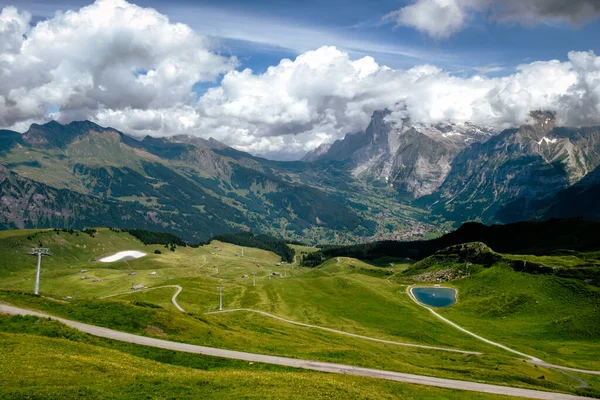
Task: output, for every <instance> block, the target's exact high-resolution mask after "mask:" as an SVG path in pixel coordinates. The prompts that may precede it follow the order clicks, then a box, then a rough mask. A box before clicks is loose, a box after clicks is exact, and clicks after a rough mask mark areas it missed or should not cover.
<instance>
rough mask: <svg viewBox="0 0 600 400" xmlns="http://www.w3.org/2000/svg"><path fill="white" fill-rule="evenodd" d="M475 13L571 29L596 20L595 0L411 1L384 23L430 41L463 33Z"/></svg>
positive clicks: (599, 5)
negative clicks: (418, 33)
mask: <svg viewBox="0 0 600 400" xmlns="http://www.w3.org/2000/svg"><path fill="white" fill-rule="evenodd" d="M477 12H485V13H490V14H491V16H492V19H496V20H499V21H517V22H521V23H525V24H536V23H539V22H540V21H566V22H568V23H570V24H572V25H579V24H581V23H583V22H586V21H589V20H592V19H595V18H598V17H599V16H600V2H599V1H598V0H570V1H565V0H414V2H413V3H412V4H409V5H407V6H405V7H402V8H401V9H399V10H396V11H392V12H391V13H389V14H387V15H386V16H385V17H384V21H393V22H394V23H395V24H396V26H408V27H412V28H415V29H417V30H419V31H421V32H425V33H427V34H428V35H430V36H431V37H433V38H436V39H441V38H447V37H449V36H452V35H453V34H455V33H456V32H459V31H460V30H462V29H464V28H465V26H466V25H467V22H468V20H469V18H470V17H471V16H472V15H473V14H474V13H477Z"/></svg>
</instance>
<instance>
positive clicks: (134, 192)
mask: <svg viewBox="0 0 600 400" xmlns="http://www.w3.org/2000/svg"><path fill="white" fill-rule="evenodd" d="M0 162H3V163H4V164H5V165H6V166H7V167H9V168H11V169H13V170H14V171H15V172H17V173H19V174H21V175H24V176H25V177H27V178H30V179H35V180H37V181H38V182H40V183H43V184H45V185H46V186H47V187H52V188H56V189H71V190H72V191H76V192H78V193H79V194H82V195H89V196H91V197H93V198H94V199H95V200H98V201H99V203H98V204H104V205H106V203H107V202H110V203H111V204H116V205H119V207H121V208H125V209H132V208H133V209H139V210H144V211H143V212H144V213H145V214H146V215H147V216H148V217H147V218H146V219H148V218H150V219H152V218H155V219H156V221H155V222H154V225H158V226H162V227H163V228H162V229H160V230H167V229H170V230H173V231H174V233H177V234H179V235H181V236H182V237H184V238H186V239H187V240H190V241H193V240H204V239H208V238H209V237H211V236H212V235H213V234H217V233H224V232H232V231H235V230H240V229H249V230H252V231H256V232H266V233H270V234H275V235H277V236H280V237H287V238H292V239H297V238H303V237H304V236H305V235H308V234H309V232H310V234H311V235H314V232H315V231H317V232H318V233H317V234H316V236H315V239H321V240H333V239H334V237H335V235H336V233H337V231H341V232H343V233H344V234H346V235H350V236H351V237H357V236H359V235H361V236H362V235H366V236H368V235H372V234H374V229H375V226H376V225H375V223H374V222H372V221H369V220H368V219H366V218H365V217H364V216H362V215H361V212H362V210H358V209H356V208H355V207H354V204H355V203H353V202H351V201H349V200H348V199H347V198H346V196H345V195H344V194H343V193H342V190H344V189H340V188H338V187H334V186H333V185H332V186H328V185H327V184H326V183H324V180H325V179H329V181H330V182H331V181H332V180H335V181H336V182H339V183H341V182H343V181H348V180H350V178H349V177H348V176H347V175H346V172H345V171H344V170H343V169H337V170H336V171H335V173H331V172H329V171H327V172H321V171H315V170H314V167H313V166H310V167H308V165H307V164H304V163H289V165H286V164H285V163H277V162H271V161H268V160H264V159H261V158H259V157H253V156H251V155H249V154H247V153H243V152H239V151H237V150H234V149H231V148H229V147H227V146H225V145H223V144H221V143H219V142H217V141H215V140H203V139H198V138H192V137H186V136H177V137H174V138H168V139H167V138H152V137H149V136H148V137H146V138H144V139H143V140H138V139H135V138H132V137H129V136H127V135H125V134H123V133H121V132H118V131H116V130H114V129H111V128H103V127H100V126H98V125H96V124H93V123H91V122H89V121H84V122H73V123H70V124H68V125H61V124H59V123H56V122H51V123H48V124H45V125H32V127H31V129H29V131H27V132H26V133H24V134H22V135H20V134H17V133H14V132H9V131H3V132H0ZM304 166H306V167H307V169H309V170H310V171H309V172H307V171H305V169H304ZM306 176H311V177H313V178H314V179H313V180H312V181H310V184H309V185H307V184H306V183H305V182H304V180H305V179H304V177H306ZM332 176H334V178H333V179H331V178H323V177H332ZM318 177H320V178H318ZM340 186H343V185H340ZM346 188H348V185H346ZM62 206H63V205H62V204H59V205H58V207H62ZM140 212H141V211H140ZM82 215H84V214H82ZM99 215H102V213H100V214H99ZM150 216H154V217H150ZM11 218H12V220H13V221H14V222H15V224H16V226H24V225H25V222H24V221H22V220H21V217H20V215H19V214H18V213H16V212H14V213H13V214H12V215H11ZM83 218H84V220H85V218H87V217H83ZM35 221H38V220H37V219H34V220H32V222H31V223H32V224H34V226H39V227H41V226H42V225H39V224H38V225H36V222H35ZM40 221H41V220H40ZM125 221H127V218H123V221H109V220H106V221H102V220H101V221H99V222H101V223H99V224H98V225H112V226H118V227H132V226H136V225H131V224H132V223H133V222H134V221H136V218H132V219H131V220H130V221H127V222H125ZM48 223H49V222H48V221H45V222H44V224H45V225H47V224H48ZM56 223H57V222H56ZM85 224H86V225H92V223H91V221H89V222H87V223H85ZM124 225H126V226H124ZM62 226H63V225H60V226H59V227H62ZM140 227H146V225H143V226H140Z"/></svg>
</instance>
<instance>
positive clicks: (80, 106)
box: [0, 0, 236, 126]
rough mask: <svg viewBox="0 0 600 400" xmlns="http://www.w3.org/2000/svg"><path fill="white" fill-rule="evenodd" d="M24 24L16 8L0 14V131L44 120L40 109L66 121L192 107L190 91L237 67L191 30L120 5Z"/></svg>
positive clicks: (107, 1)
mask: <svg viewBox="0 0 600 400" xmlns="http://www.w3.org/2000/svg"><path fill="white" fill-rule="evenodd" d="M29 19H30V17H29V15H28V14H26V13H21V14H19V13H18V12H17V10H16V9H15V8H13V7H8V8H5V9H4V10H3V11H2V14H0V39H2V40H0V43H2V44H3V45H0V46H2V47H0V49H1V51H0V104H2V105H3V107H0V125H4V126H10V125H12V124H14V123H16V122H18V121H21V120H24V119H31V118H43V117H44V115H45V112H46V107H45V104H52V105H56V106H58V107H60V109H61V116H62V117H63V118H66V119H73V118H86V117H88V116H90V115H94V113H95V112H97V111H99V110H103V109H122V108H127V107H129V108H131V109H134V110H148V109H155V108H161V107H172V106H173V105H175V104H179V103H181V104H189V103H191V102H193V101H194V95H193V93H192V91H191V89H192V86H193V85H194V84H195V83H197V82H198V81H212V80H214V79H216V78H217V77H218V76H219V75H220V74H222V73H224V72H227V71H229V70H231V69H232V68H234V67H235V65H236V60H235V58H231V59H228V58H224V57H221V56H219V55H217V54H214V53H213V52H211V51H210V49H209V47H210V43H209V42H208V40H207V39H206V38H205V37H202V36H199V35H197V34H196V33H194V32H193V31H192V30H191V29H190V28H189V27H188V26H186V25H183V24H172V23H170V22H169V20H168V19H167V18H166V17H165V16H164V15H161V14H159V13H158V12H156V11H154V10H152V9H146V8H141V7H138V6H135V5H133V4H130V3H127V2H126V1H124V0H98V1H96V3H94V4H92V5H90V6H88V7H84V8H82V9H81V10H79V11H68V12H66V13H59V14H57V15H56V16H55V17H54V18H51V19H48V20H46V21H43V22H39V23H38V24H37V25H35V26H34V27H30V26H29Z"/></svg>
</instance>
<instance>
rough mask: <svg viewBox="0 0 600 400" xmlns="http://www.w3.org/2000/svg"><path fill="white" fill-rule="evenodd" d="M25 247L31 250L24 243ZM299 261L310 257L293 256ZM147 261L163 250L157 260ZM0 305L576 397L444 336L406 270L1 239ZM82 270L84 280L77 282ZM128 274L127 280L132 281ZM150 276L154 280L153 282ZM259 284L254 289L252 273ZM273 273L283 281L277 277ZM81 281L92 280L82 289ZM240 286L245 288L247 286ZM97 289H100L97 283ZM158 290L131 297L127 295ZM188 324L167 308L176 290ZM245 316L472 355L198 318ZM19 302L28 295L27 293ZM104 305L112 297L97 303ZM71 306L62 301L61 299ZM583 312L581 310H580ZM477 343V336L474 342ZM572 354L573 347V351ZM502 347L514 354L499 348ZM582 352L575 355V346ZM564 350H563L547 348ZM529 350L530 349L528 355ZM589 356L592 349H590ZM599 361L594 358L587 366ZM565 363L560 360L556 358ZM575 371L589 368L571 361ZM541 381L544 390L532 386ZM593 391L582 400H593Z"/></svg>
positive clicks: (497, 354) (106, 234) (498, 354)
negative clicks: (116, 256)
mask: <svg viewBox="0 0 600 400" xmlns="http://www.w3.org/2000/svg"><path fill="white" fill-rule="evenodd" d="M28 236H29V238H28ZM39 242H42V244H43V245H44V246H47V247H49V248H50V249H51V251H52V252H53V254H54V256H52V257H46V258H44V260H43V269H42V271H43V273H42V282H41V293H42V295H43V296H42V297H35V296H32V295H30V294H27V293H31V291H32V288H33V282H34V276H35V258H34V257H32V256H30V255H28V254H27V250H29V248H30V247H31V246H32V245H34V244H35V243H38V244H39ZM296 248H297V249H299V250H300V251H301V252H302V251H306V252H308V251H312V250H314V249H311V248H305V247H296ZM122 250H139V251H143V252H145V253H147V255H146V256H145V257H142V258H140V259H136V260H129V261H121V262H115V263H100V262H98V261H97V258H98V257H100V256H106V255H110V254H113V253H114V252H116V251H122ZM154 250H162V252H161V254H154ZM0 255H1V256H2V257H1V258H0V259H1V260H2V261H1V262H0V270H1V271H2V272H1V275H0V286H1V288H3V289H4V290H2V291H0V302H6V303H10V304H15V305H21V306H24V307H27V308H32V309H39V310H43V311H46V312H49V313H51V314H54V315H58V316H64V317H67V318H70V319H74V320H80V321H84V322H88V323H92V324H96V325H101V326H106V327H110V328H114V329H118V330H122V331H126V332H131V333H136V334H142V335H150V336H157V337H162V338H167V339H169V340H177V341H184V342H188V343H192V344H199V345H209V346H214V347H221V348H226V349H232V350H242V351H250V352H256V353H261V354H272V355H282V356H289V357H298V358H304V359H313V360H321V361H331V362H340V363H345V364H351V365H357V366H364V367H373V368H379V369H388V370H394V371H400V372H409V373H417V374H425V375H432V376H440V377H447V378H454V379H465V380H473V381H480V382H490V383H497V384H508V385H512V386H520V387H528V388H543V389H546V390H555V391H567V392H576V391H577V389H575V388H574V387H572V385H573V384H574V381H573V379H571V378H569V377H567V376H565V375H563V374H561V373H558V372H555V371H552V370H548V369H546V368H539V367H536V366H533V365H530V364H527V363H524V362H522V360H520V359H518V358H515V357H514V356H513V355H511V354H510V353H506V352H504V351H503V350H501V349H498V348H496V347H493V346H489V345H487V344H485V343H482V342H478V341H474V340H472V338H471V337H470V336H468V335H466V334H463V333H461V332H459V331H456V330H454V329H450V328H448V327H447V326H446V325H444V324H443V323H441V322H440V321H439V320H438V319H436V318H435V316H433V315H431V314H430V313H429V312H427V310H425V309H423V308H422V307H420V306H418V305H417V304H415V303H414V302H413V301H412V300H410V299H409V298H408V296H407V295H406V285H407V284H409V283H410V279H409V276H408V275H406V276H405V274H406V272H405V271H407V269H408V270H410V268H411V265H410V264H399V263H394V266H389V263H388V264H387V265H388V266H387V267H382V266H376V265H372V264H368V263H364V262H361V261H358V260H355V259H349V258H343V257H341V258H339V260H338V259H337V258H334V259H332V260H329V261H328V262H327V263H325V264H324V265H322V266H321V267H320V268H317V269H309V268H303V267H300V266H298V265H296V264H289V263H283V264H282V265H280V266H278V265H277V264H278V263H279V262H280V258H279V257H278V256H277V255H275V254H273V253H270V252H267V251H264V250H260V249H253V248H245V250H244V256H243V257H242V256H241V247H240V246H236V245H232V244H228V243H223V242H216V241H215V242H212V243H210V244H209V245H206V246H201V247H199V248H191V247H177V248H176V249H175V251H170V250H168V249H165V248H164V247H163V246H162V245H144V244H142V243H141V242H139V241H138V240H137V239H136V238H134V237H132V236H131V235H129V234H128V233H125V232H115V231H111V230H108V229H98V230H97V233H96V234H94V235H93V236H92V235H88V234H84V233H81V232H79V233H78V234H77V233H73V234H69V233H64V232H59V234H56V232H54V231H46V232H42V233H37V234H35V232H34V231H11V232H3V233H2V234H0ZM82 269H85V270H87V272H85V273H81V272H80V271H81V270H82ZM133 272H135V275H130V274H132V273H133ZM152 272H156V274H155V275H154V274H152V275H151V273H152ZM253 272H256V285H253V280H252V273H253ZM274 272H276V273H278V274H279V275H273V273H274ZM82 276H88V279H84V280H82V279H81V277H82ZM245 276H248V277H249V278H245ZM93 278H97V279H99V281H97V282H93ZM134 283H135V284H143V285H145V286H147V287H150V288H157V289H154V290H147V291H141V292H132V291H131V290H130V288H131V286H132V284H134ZM165 285H167V286H171V285H180V286H181V287H182V288H183V291H182V292H181V293H180V295H179V296H178V298H177V302H178V304H179V305H180V306H181V307H183V308H184V309H185V310H186V313H181V312H180V311H178V310H177V309H176V308H175V306H174V305H173V304H172V302H171V297H172V296H173V294H174V293H175V288H173V287H164V288H163V286H165ZM217 286H224V287H225V290H224V308H225V309H231V308H251V309H257V310H263V311H266V312H270V313H272V314H275V315H277V316H280V317H283V318H288V319H290V320H293V321H298V322H304V323H310V324H314V325H318V326H324V327H328V328H334V329H339V330H343V331H347V332H352V333H357V334H362V335H366V336H370V337H373V338H380V339H388V340H393V341H400V342H408V343H414V344H421V345H433V346H439V347H448V348H454V349H462V350H471V351H479V352H481V353H482V354H481V355H465V354H459V353H449V352H443V351H434V350H428V349H421V348H413V347H404V346H398V345H393V344H385V343H380V342H374V341H368V340H365V339H359V338H353V337H349V336H343V335H339V334H336V333H333V332H327V331H322V330H317V329H313V328H306V327H300V326H297V325H292V324H289V323H286V322H283V321H278V320H275V319H272V318H269V317H266V316H262V315H258V314H255V313H248V312H232V313H227V314H210V315H205V314H204V313H205V312H207V311H214V310H215V309H217V307H218V302H219V297H218V290H217V289H216V287H217ZM23 291H25V292H27V293H24V292H23ZM104 296H112V297H109V298H107V299H101V297H104ZM69 297H70V298H69ZM459 297H460V298H461V301H462V293H460V294H459ZM576 304H577V305H579V303H576ZM482 334H483V333H482ZM573 340H574V341H576V342H577V343H579V342H580V341H579V340H578V339H577V338H574V339H573ZM506 344H507V345H510V344H512V343H506ZM579 344H580V345H582V346H583V344H581V343H579ZM550 345H554V346H560V341H556V342H554V343H551V342H549V344H545V346H550ZM531 346H535V344H531ZM592 350H593V349H592ZM594 354H595V353H591V355H590V357H592V356H593V355H594ZM564 358H565V362H566V361H567V360H566V359H567V358H570V357H567V355H564ZM570 362H572V363H573V364H576V365H580V364H581V365H588V363H589V362H590V361H589V359H587V360H586V359H584V358H583V357H580V358H577V357H573V358H570ZM541 376H544V379H539V378H540V377H541ZM595 390H596V388H595V386H594V385H592V386H591V387H590V389H588V390H587V391H586V392H585V393H586V394H590V395H591V394H594V393H596V392H595Z"/></svg>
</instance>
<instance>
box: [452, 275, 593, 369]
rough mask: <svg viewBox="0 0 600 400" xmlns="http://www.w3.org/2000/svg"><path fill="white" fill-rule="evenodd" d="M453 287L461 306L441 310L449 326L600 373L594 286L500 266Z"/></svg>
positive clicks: (546, 358)
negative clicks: (450, 322) (464, 329)
mask: <svg viewBox="0 0 600 400" xmlns="http://www.w3.org/2000/svg"><path fill="white" fill-rule="evenodd" d="M453 285H454V286H455V287H456V288H458V290H459V296H460V301H459V302H458V303H457V304H456V306H453V307H450V308H448V309H444V310H441V313H442V314H443V315H444V316H446V317H448V318H450V319H451V320H452V321H454V322H456V323H458V324H460V325H461V326H463V327H465V328H466V329H470V330H472V331H474V332H476V333H478V334H480V335H483V336H484V337H486V338H488V339H490V340H494V341H499V342H501V343H503V344H506V345H509V346H512V347H514V348H515V349H517V350H520V351H522V352H525V353H527V354H531V355H534V356H537V357H540V358H542V359H544V360H546V361H548V362H553V363H557V364H561V365H567V366H572V367H579V368H589V369H596V370H600V346H598V342H599V340H600V324H598V321H599V320H600V290H599V289H598V288H597V287H594V286H590V285H587V284H585V283H584V282H581V281H576V280H569V279H562V278H558V277H555V276H552V275H532V274H527V273H519V272H515V271H513V270H512V269H511V268H509V267H506V266H503V265H501V264H499V265H496V266H494V267H492V268H489V269H486V270H484V271H482V272H480V273H478V274H476V275H473V276H471V277H469V278H466V279H464V280H457V281H454V282H453Z"/></svg>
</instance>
